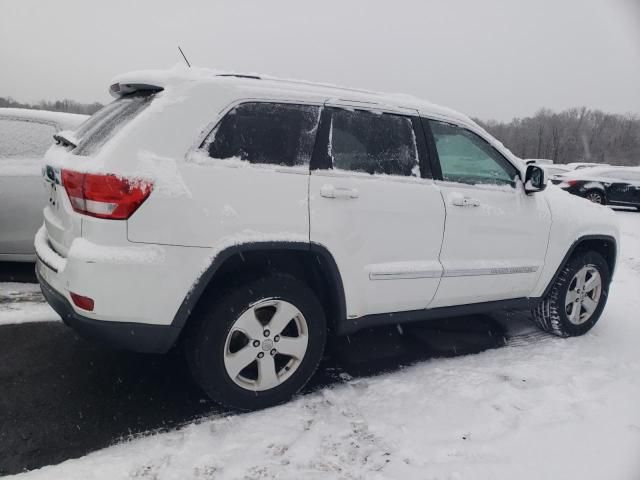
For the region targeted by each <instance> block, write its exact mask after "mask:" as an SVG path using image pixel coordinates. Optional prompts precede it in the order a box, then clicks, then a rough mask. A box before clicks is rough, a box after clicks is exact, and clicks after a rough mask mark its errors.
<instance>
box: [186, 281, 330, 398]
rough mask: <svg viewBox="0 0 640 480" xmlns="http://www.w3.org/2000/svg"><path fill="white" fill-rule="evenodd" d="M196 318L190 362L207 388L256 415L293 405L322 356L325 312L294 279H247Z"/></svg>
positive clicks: (191, 338)
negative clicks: (294, 398) (282, 404)
mask: <svg viewBox="0 0 640 480" xmlns="http://www.w3.org/2000/svg"><path fill="white" fill-rule="evenodd" d="M196 316H197V318H194V320H195V321H197V322H198V323H197V324H196V325H195V327H194V328H192V329H191V331H190V332H189V338H188V339H187V345H186V347H187V350H186V354H187V359H188V361H189V365H190V367H191V370H192V373H193V376H194V378H195V379H196V381H197V382H198V383H199V384H200V386H201V387H202V388H203V389H204V391H205V392H206V393H207V394H208V395H209V396H210V397H211V398H212V399H213V400H214V401H216V402H218V403H221V404H223V405H225V406H227V407H231V408H235V409H238V410H256V409H260V408H265V407H269V406H272V405H276V404H278V403H282V402H284V401H286V400H288V399H289V398H291V397H292V396H293V395H294V394H295V393H297V392H298V391H299V390H300V389H301V388H302V387H303V386H304V385H305V384H306V383H307V381H308V380H309V379H310V378H311V376H312V375H313V373H314V372H315V370H316V368H317V367H318V364H319V362H320V360H321V358H322V354H323V351H324V346H325V341H326V335H327V327H326V320H325V315H324V311H323V309H322V306H321V305H320V302H319V301H318V299H317V298H316V296H315V295H314V294H313V292H312V291H311V290H310V289H309V288H308V287H307V286H306V285H305V284H304V283H303V282H300V281H298V280H297V279H295V278H294V277H291V276H288V275H268V276H265V277H262V278H258V279H256V280H252V281H249V282H247V283H245V284H243V285H240V286H239V287H237V288H235V289H233V290H230V291H229V292H226V293H225V294H223V295H220V297H219V300H217V301H211V303H210V304H205V305H203V307H202V308H201V309H200V310H199V311H198V313H197V314H196Z"/></svg>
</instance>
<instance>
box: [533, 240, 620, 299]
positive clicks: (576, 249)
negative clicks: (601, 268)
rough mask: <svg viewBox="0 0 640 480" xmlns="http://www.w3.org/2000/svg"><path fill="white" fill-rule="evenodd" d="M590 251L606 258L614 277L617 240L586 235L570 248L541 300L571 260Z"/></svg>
mask: <svg viewBox="0 0 640 480" xmlns="http://www.w3.org/2000/svg"><path fill="white" fill-rule="evenodd" d="M588 250H593V251H595V252H597V253H599V254H600V255H602V256H603V257H604V259H605V260H606V261H607V265H608V266H609V273H610V275H611V276H613V271H614V269H615V267H616V259H617V255H618V245H617V242H616V239H615V238H614V237H612V236H610V235H584V236H582V237H580V238H578V240H576V241H575V242H574V243H573V244H572V245H571V247H569V250H568V251H567V253H566V254H565V256H564V257H563V259H562V262H560V266H559V267H558V269H557V270H556V271H555V273H554V274H553V276H552V277H551V280H550V281H549V283H548V284H547V287H546V288H545V290H544V292H543V293H542V295H541V298H544V297H545V296H546V295H547V294H548V293H549V291H550V290H551V288H553V284H554V283H555V281H556V279H557V278H558V276H559V275H560V273H561V272H562V270H563V269H564V267H565V266H566V265H567V263H568V262H569V260H571V258H573V257H574V256H575V255H577V254H579V253H581V252H584V251H588Z"/></svg>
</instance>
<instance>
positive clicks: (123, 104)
mask: <svg viewBox="0 0 640 480" xmlns="http://www.w3.org/2000/svg"><path fill="white" fill-rule="evenodd" d="M152 98H153V92H139V93H134V94H132V95H127V96H125V97H121V98H118V99H117V100H114V101H113V102H111V103H110V104H108V105H106V106H104V107H103V108H101V109H100V110H98V111H97V112H96V113H95V114H93V115H92V116H91V118H89V120H87V121H86V122H84V123H83V124H82V125H80V127H79V128H78V130H76V132H75V135H74V136H75V137H76V138H77V139H79V140H80V141H79V142H78V146H77V147H76V148H75V149H74V150H73V152H72V153H73V154H75V155H93V154H95V153H97V152H98V151H99V150H100V148H101V147H102V146H103V145H104V144H105V143H106V142H107V140H109V139H110V138H111V137H113V135H115V133H116V132H117V131H118V130H120V129H121V128H122V127H123V126H125V125H126V124H127V123H129V122H130V121H131V120H133V119H134V118H135V117H136V115H138V114H139V113H140V112H141V111H142V110H144V109H145V107H147V105H149V104H150V103H151V100H152Z"/></svg>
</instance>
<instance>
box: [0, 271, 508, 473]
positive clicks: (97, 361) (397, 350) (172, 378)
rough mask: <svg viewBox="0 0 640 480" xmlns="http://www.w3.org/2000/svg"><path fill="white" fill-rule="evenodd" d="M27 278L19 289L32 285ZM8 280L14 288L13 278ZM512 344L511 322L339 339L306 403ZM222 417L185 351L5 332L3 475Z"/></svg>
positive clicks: (37, 330)
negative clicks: (139, 350) (355, 382)
mask: <svg viewBox="0 0 640 480" xmlns="http://www.w3.org/2000/svg"><path fill="white" fill-rule="evenodd" d="M27 270H28V269H26V268H25V270H24V271H22V270H20V271H19V272H18V273H17V274H16V273H14V274H13V276H11V281H17V279H18V281H19V279H24V280H30V279H29V278H28V272H27ZM19 275H23V276H19ZM1 278H2V279H3V280H4V281H8V280H6V278H7V273H6V271H5V273H4V276H3V277H1ZM505 342H506V333H505V329H504V327H503V322H501V321H498V320H496V319H494V318H492V317H488V316H469V317H458V318H455V319H448V320H440V321H437V322H430V323H428V324H424V325H423V324H420V325H417V324H416V325H412V326H410V327H405V328H404V329H398V328H396V327H384V328H376V329H370V330H364V331H362V332H359V333H358V334H355V335H351V336H349V337H344V338H331V339H330V340H329V345H328V349H327V356H326V358H325V360H324V361H323V362H322V363H321V365H320V368H319V369H318V372H317V373H316V375H315V376H314V377H313V379H312V380H311V382H310V383H309V385H308V386H307V387H306V388H305V390H304V391H303V392H302V393H301V394H302V395H305V394H309V393H310V392H312V391H314V390H316V389H319V388H324V387H327V386H330V385H333V384H336V383H340V382H345V381H348V380H349V379H350V378H353V377H358V376H368V375H376V374H379V373H382V372H393V371H394V370H398V369H400V368H402V367H403V366H405V365H409V364H411V363H415V362H422V361H429V360H430V359H433V358H437V357H442V356H452V355H463V354H468V353H475V352H479V351H482V350H485V349H488V348H498V347H500V346H502V345H504V344H505ZM435 361H437V360H435ZM220 413H233V412H226V411H224V410H223V409H221V408H220V407H219V406H217V405H216V404H214V403H212V402H211V401H210V400H208V399H207V398H206V396H205V395H204V393H203V392H202V391H201V390H200V389H199V388H198V387H197V386H196V385H195V383H194V382H193V381H192V379H191V376H190V374H189V371H188V369H187V366H186V362H185V361H184V359H183V355H182V352H180V351H179V350H178V349H176V350H174V351H172V352H170V353H169V354H167V355H147V354H136V353H131V352H123V351H116V350H110V349H107V348H104V347H102V346H99V345H96V344H94V343H92V342H90V341H87V340H84V339H82V338H80V337H78V336H77V335H76V334H75V333H74V332H73V331H72V330H71V329H69V328H67V327H66V326H65V325H64V324H62V323H61V322H44V323H27V324H18V325H5V326H1V327H0V475H6V474H13V473H19V472H22V471H25V470H31V469H34V468H39V467H42V466H45V465H50V464H55V463H59V462H62V461H64V460H66V459H69V458H76V457H80V456H83V455H86V454H87V453H89V452H91V451H94V450H97V449H100V448H104V447H107V446H109V445H111V444H113V443H116V442H119V441H122V440H126V439H127V438H129V437H131V436H136V435H142V434H149V433H153V432H155V431H159V430H166V429H172V428H176V427H179V426H180V425H183V424H186V423H189V422H193V421H198V419H201V418H206V417H208V416H211V415H216V414H220Z"/></svg>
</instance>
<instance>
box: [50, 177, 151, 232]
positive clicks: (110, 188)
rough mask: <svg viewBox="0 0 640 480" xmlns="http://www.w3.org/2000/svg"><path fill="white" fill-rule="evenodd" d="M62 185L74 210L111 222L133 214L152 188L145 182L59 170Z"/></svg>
mask: <svg viewBox="0 0 640 480" xmlns="http://www.w3.org/2000/svg"><path fill="white" fill-rule="evenodd" d="M62 184H63V185H64V188H65V190H66V191H67V195H68V196H69V201H70V202H71V206H72V207H73V210H74V211H76V212H78V213H83V214H85V215H90V216H92V217H98V218H109V219H112V220H126V219H127V218H129V217H130V216H131V215H133V212H135V211H136V210H137V209H138V207H139V206H140V205H142V203H143V202H144V201H145V200H146V199H147V197H149V195H150V194H151V190H152V189H153V184H152V183H151V182H149V181H146V180H139V179H129V178H123V177H118V176H116V175H113V174H104V173H80V172H74V171H73V170H62Z"/></svg>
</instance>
